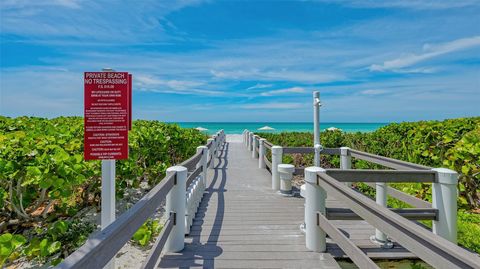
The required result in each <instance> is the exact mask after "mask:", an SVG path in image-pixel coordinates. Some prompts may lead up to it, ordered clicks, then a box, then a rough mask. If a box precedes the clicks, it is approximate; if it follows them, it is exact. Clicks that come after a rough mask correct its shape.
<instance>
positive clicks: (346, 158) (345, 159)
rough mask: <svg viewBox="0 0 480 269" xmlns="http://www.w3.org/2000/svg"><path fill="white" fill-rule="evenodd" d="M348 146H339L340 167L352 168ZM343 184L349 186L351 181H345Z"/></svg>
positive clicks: (343, 168)
mask: <svg viewBox="0 0 480 269" xmlns="http://www.w3.org/2000/svg"><path fill="white" fill-rule="evenodd" d="M349 150H350V148H349V147H341V148H340V169H342V170H345V169H352V156H351V155H350V152H349ZM345 185H347V186H349V187H351V186H352V183H351V182H345Z"/></svg>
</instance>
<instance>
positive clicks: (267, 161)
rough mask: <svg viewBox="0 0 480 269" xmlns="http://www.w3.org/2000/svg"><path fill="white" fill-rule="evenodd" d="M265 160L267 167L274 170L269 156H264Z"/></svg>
mask: <svg viewBox="0 0 480 269" xmlns="http://www.w3.org/2000/svg"><path fill="white" fill-rule="evenodd" d="M263 160H264V161H265V165H266V166H267V167H268V168H269V169H270V170H272V163H271V162H270V161H269V160H268V158H267V156H263Z"/></svg>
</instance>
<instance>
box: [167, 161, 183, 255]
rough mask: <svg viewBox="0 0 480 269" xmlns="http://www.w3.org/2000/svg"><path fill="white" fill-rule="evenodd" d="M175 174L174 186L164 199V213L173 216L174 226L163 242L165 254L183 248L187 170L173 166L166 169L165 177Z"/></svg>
mask: <svg viewBox="0 0 480 269" xmlns="http://www.w3.org/2000/svg"><path fill="white" fill-rule="evenodd" d="M172 173H175V178H174V180H175V183H176V184H175V185H174V186H173V187H172V189H171V190H170V191H169V192H168V194H167V198H166V212H170V213H171V214H175V217H174V220H173V223H174V226H173V228H172V231H171V232H170V235H169V236H168V239H167V241H166V242H165V251H166V252H178V251H181V250H183V248H184V247H185V243H184V241H185V240H184V238H185V197H186V190H185V189H186V186H185V185H186V183H187V168H185V167H183V166H173V167H169V168H168V169H167V175H170V174H172Z"/></svg>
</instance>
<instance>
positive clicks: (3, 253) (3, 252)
mask: <svg viewBox="0 0 480 269" xmlns="http://www.w3.org/2000/svg"><path fill="white" fill-rule="evenodd" d="M26 242H27V240H26V239H25V237H23V236H22V235H19V234H11V233H4V234H2V235H1V236H0V266H3V264H4V263H5V262H6V261H7V260H8V259H11V260H14V259H16V258H17V257H18V256H19V255H20V252H19V251H18V249H19V248H20V247H21V246H22V245H24V244H25V243H26Z"/></svg>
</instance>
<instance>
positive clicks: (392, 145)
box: [259, 117, 480, 253]
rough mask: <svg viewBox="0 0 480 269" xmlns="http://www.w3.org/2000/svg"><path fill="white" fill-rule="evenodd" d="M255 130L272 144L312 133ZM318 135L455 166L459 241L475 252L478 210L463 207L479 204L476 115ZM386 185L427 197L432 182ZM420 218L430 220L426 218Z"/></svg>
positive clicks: (308, 142) (479, 124)
mask: <svg viewBox="0 0 480 269" xmlns="http://www.w3.org/2000/svg"><path fill="white" fill-rule="evenodd" d="M259 135H260V136H261V137H264V138H266V139H267V140H268V141H270V142H272V143H273V144H276V145H282V146H288V147H301V146H312V143H313V134H310V133H280V134H271V133H260V134H259ZM320 138H321V143H322V145H323V146H324V147H340V146H346V147H350V148H354V149H358V150H362V151H366V152H370V153H374V154H378V155H382V156H386V157H390V158H395V159H398V160H403V161H408V162H413V163H418V164H422V165H426V166H430V167H447V168H449V169H452V170H455V171H457V172H458V174H459V179H460V181H459V185H458V188H459V194H460V195H459V198H458V204H459V207H460V208H462V210H460V211H459V213H458V239H459V243H460V244H462V245H463V246H465V247H468V248H470V249H472V250H474V251H476V252H478V253H480V237H479V236H478V235H479V234H480V215H479V214H476V213H470V212H468V211H467V210H472V209H477V210H478V208H480V193H479V192H480V190H479V186H480V117H473V118H459V119H449V120H444V121H420V122H403V123H392V124H389V125H387V126H384V127H382V128H380V129H378V130H377V131H374V132H371V133H344V132H341V131H325V132H322V134H321V135H320ZM311 158H312V157H311V156H307V157H305V158H304V159H303V160H302V158H301V157H298V156H295V157H284V161H285V160H287V161H288V162H290V163H294V164H295V165H296V166H298V164H301V163H311V162H308V161H306V160H311ZM295 159H297V160H295ZM298 159H300V160H298ZM352 165H353V167H355V168H363V169H365V168H377V167H379V166H377V165H374V164H371V163H368V162H365V161H362V160H356V159H354V160H353V164H352ZM322 166H323V167H332V166H333V167H338V159H335V158H322ZM390 186H392V187H394V188H396V189H399V190H401V191H403V192H405V193H408V194H410V195H414V196H416V197H418V198H420V199H424V200H427V201H430V202H431V199H432V193H431V184H423V183H408V184H406V183H391V184H390ZM356 187H357V188H358V189H359V190H360V191H362V192H363V193H365V194H366V195H368V196H371V197H374V194H375V190H374V189H373V188H371V187H369V186H367V185H366V184H363V183H357V184H356ZM388 205H389V206H391V207H397V208H406V207H409V205H407V204H406V203H404V202H401V201H399V200H396V199H393V198H391V197H389V198H388ZM466 209H467V210H466ZM422 223H424V224H425V225H427V226H431V221H425V222H422Z"/></svg>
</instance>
